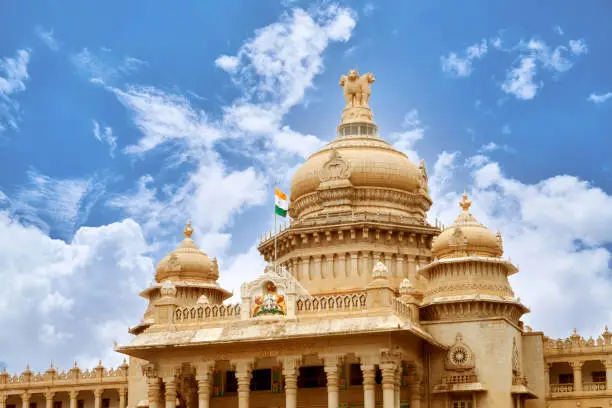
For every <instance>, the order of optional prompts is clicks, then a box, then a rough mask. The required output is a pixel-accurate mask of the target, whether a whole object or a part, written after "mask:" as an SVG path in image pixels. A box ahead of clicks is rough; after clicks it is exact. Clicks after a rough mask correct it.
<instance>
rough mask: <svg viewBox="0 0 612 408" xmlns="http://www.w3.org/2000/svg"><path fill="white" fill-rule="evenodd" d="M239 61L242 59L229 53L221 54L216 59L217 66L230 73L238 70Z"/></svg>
mask: <svg viewBox="0 0 612 408" xmlns="http://www.w3.org/2000/svg"><path fill="white" fill-rule="evenodd" d="M239 63H240V61H239V60H238V58H236V57H232V56H229V55H221V56H220V57H219V58H217V59H216V60H215V65H216V66H218V67H219V68H221V69H222V70H224V71H227V72H229V73H234V72H236V69H237V68H238V64H239Z"/></svg>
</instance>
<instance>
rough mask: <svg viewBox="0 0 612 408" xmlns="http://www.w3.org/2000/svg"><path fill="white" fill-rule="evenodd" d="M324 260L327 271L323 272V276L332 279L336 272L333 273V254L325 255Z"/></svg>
mask: <svg viewBox="0 0 612 408" xmlns="http://www.w3.org/2000/svg"><path fill="white" fill-rule="evenodd" d="M325 259H327V271H325V272H326V274H325V276H326V277H327V278H331V279H334V278H335V277H336V276H337V273H336V271H334V254H329V255H327V256H326V257H325Z"/></svg>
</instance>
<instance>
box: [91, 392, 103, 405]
mask: <svg viewBox="0 0 612 408" xmlns="http://www.w3.org/2000/svg"><path fill="white" fill-rule="evenodd" d="M103 392H104V390H102V389H100V388H96V389H95V390H94V391H93V393H94V408H102V393H103Z"/></svg>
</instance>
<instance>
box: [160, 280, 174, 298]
mask: <svg viewBox="0 0 612 408" xmlns="http://www.w3.org/2000/svg"><path fill="white" fill-rule="evenodd" d="M160 292H161V295H162V296H163V297H174V296H176V286H174V283H172V282H171V281H166V282H164V283H162V285H161V289H160Z"/></svg>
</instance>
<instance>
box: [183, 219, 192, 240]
mask: <svg viewBox="0 0 612 408" xmlns="http://www.w3.org/2000/svg"><path fill="white" fill-rule="evenodd" d="M183 234H185V238H191V234H193V228H191V220H187V224H185V229H184V230H183Z"/></svg>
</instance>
